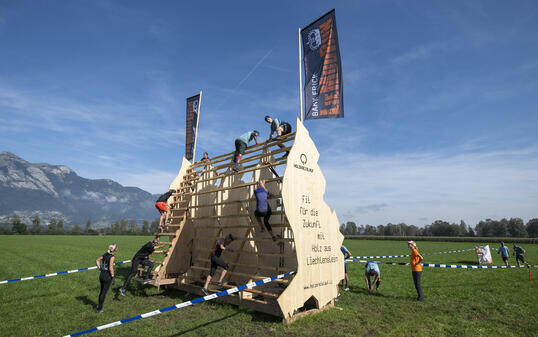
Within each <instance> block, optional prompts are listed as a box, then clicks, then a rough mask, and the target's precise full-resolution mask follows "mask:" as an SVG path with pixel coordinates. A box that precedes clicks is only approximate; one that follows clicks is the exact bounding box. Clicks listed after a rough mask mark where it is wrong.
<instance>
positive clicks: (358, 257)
mask: <svg viewBox="0 0 538 337" xmlns="http://www.w3.org/2000/svg"><path fill="white" fill-rule="evenodd" d="M471 250H475V249H474V248H470V249H460V250H451V251H448V252H438V253H425V254H422V255H434V254H450V253H461V252H469V251H471ZM410 256H411V255H410V254H408V255H383V256H352V257H350V259H389V258H395V257H410Z"/></svg>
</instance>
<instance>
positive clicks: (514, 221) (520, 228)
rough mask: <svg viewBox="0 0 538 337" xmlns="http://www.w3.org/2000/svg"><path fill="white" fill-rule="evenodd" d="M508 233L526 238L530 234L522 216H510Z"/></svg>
mask: <svg viewBox="0 0 538 337" xmlns="http://www.w3.org/2000/svg"><path fill="white" fill-rule="evenodd" d="M507 230H508V235H510V236H511V237H515V238H524V237H527V236H529V234H527V229H525V225H524V224H523V220H522V219H520V218H510V220H508V225H507Z"/></svg>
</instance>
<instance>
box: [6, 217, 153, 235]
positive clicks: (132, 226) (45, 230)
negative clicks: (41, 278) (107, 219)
mask: <svg viewBox="0 0 538 337" xmlns="http://www.w3.org/2000/svg"><path fill="white" fill-rule="evenodd" d="M158 225H159V218H156V219H154V220H153V221H152V222H151V224H150V223H149V221H148V220H144V221H143V222H142V226H138V224H137V223H136V221H134V220H129V219H125V218H124V219H121V220H120V221H115V222H113V223H112V224H110V226H108V227H104V228H99V229H97V228H92V223H91V220H88V221H86V224H85V225H84V226H81V225H78V224H74V225H73V226H71V227H70V228H67V226H65V225H64V221H63V220H62V219H54V218H53V219H51V220H50V221H49V223H48V224H42V223H41V219H40V218H39V216H35V217H34V218H32V224H31V225H27V224H25V223H23V222H22V221H21V219H20V218H19V217H18V216H16V215H15V216H13V217H11V218H9V219H8V220H6V221H5V222H4V224H3V225H2V227H1V228H0V235H9V234H19V235H25V234H31V235H99V234H101V235H103V234H109V235H149V234H152V233H156V232H157V226H158Z"/></svg>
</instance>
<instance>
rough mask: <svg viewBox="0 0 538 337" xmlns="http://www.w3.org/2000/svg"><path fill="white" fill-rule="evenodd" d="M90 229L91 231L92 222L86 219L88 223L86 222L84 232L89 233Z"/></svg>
mask: <svg viewBox="0 0 538 337" xmlns="http://www.w3.org/2000/svg"><path fill="white" fill-rule="evenodd" d="M91 229H92V222H91V221H90V220H89V219H88V221H86V230H85V232H86V233H89V232H90V230H91Z"/></svg>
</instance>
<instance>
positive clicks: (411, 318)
mask: <svg viewBox="0 0 538 337" xmlns="http://www.w3.org/2000/svg"><path fill="white" fill-rule="evenodd" d="M149 240H150V237H140V236H138V237H135V236H132V237H129V236H117V237H111V236H0V247H2V248H1V252H2V260H3V262H2V264H1V268H0V280H7V279H12V278H17V277H25V276H33V275H38V274H45V273H53V272H58V271H63V270H68V269H77V268H82V267H89V266H93V265H94V261H95V259H96V258H97V257H98V256H99V255H101V254H102V253H104V251H105V249H106V247H107V245H108V244H109V243H112V242H116V243H118V245H119V248H120V250H119V251H118V253H117V254H116V260H117V261H122V260H128V259H130V258H131V257H132V255H134V253H135V252H136V251H137V250H138V248H139V247H140V246H141V245H142V244H144V243H145V242H147V241H149ZM417 243H418V245H419V250H420V252H421V253H422V254H427V253H432V252H441V251H448V250H456V249H465V248H472V247H473V244H471V243H465V242H420V241H418V242H417ZM344 244H345V245H346V246H347V247H348V248H349V249H350V251H351V252H352V253H353V255H398V254H407V253H408V249H407V246H406V243H405V242H404V241H376V240H348V241H346V242H345V243H344ZM522 246H523V247H524V248H525V249H526V251H527V254H526V258H527V259H528V260H530V261H531V262H533V263H534V264H538V245H536V244H534V245H531V244H525V245H522ZM490 247H494V248H496V247H497V245H492V244H490ZM510 248H511V246H510ZM493 255H494V256H493V259H494V264H495V265H501V264H502V263H501V259H500V258H499V256H498V255H497V254H493ZM424 258H425V261H424V263H451V264H476V254H475V253H474V252H472V251H471V252H464V253H454V254H443V255H425V256H424ZM385 260H386V261H397V262H408V258H399V259H385ZM510 262H511V263H515V261H514V259H513V258H512V259H511V261H510ZM117 268H118V269H117V272H116V274H117V275H118V277H117V278H118V280H117V281H116V284H115V285H113V286H112V288H111V291H109V293H108V295H107V299H106V301H105V312H104V313H101V314H97V313H95V306H96V304H97V296H98V293H99V280H98V277H99V276H98V271H96V270H92V271H84V272H79V273H74V274H70V275H63V276H54V277H50V278H45V279H36V280H29V281H22V282H15V283H10V284H3V285H0V303H1V304H0V308H1V309H0V336H61V335H66V334H69V333H74V332H78V331H81V330H86V329H89V328H93V327H96V326H99V325H103V324H107V323H111V322H113V321H116V320H120V319H124V318H128V317H131V316H134V315H137V314H141V313H145V312H149V311H153V310H155V309H158V308H163V307H166V306H170V305H173V304H176V303H180V302H183V301H186V300H189V299H192V298H194V297H192V296H190V295H188V294H186V293H184V292H180V291H176V290H173V289H164V290H163V289H161V291H157V289H156V288H154V287H151V286H144V285H142V284H141V283H139V282H135V281H131V286H130V292H128V296H127V297H121V296H119V297H118V295H117V289H118V288H119V287H120V286H121V283H122V282H123V280H124V279H125V277H126V276H127V274H128V273H129V270H130V264H128V265H123V266H119V267H117ZM380 269H381V279H382V282H381V287H380V290H379V292H368V291H366V289H365V283H364V276H363V272H364V264H361V263H352V264H350V265H349V276H350V281H351V285H352V289H351V291H349V292H342V295H341V296H340V299H339V301H338V302H337V303H336V306H337V307H338V308H341V310H339V309H331V310H327V311H324V312H321V313H319V314H316V315H311V316H308V317H305V318H303V319H300V320H298V321H296V322H295V323H293V324H290V325H285V324H283V323H282V322H281V320H280V319H278V318H275V317H272V316H269V315H265V314H261V313H256V312H254V311H251V310H245V309H241V308H237V307H235V306H232V305H228V304H222V303H217V302H214V301H213V302H207V303H202V304H198V305H195V306H190V307H187V308H184V309H179V310H174V311H171V312H168V313H164V314H161V315H158V316H156V317H152V318H148V319H142V320H138V321H135V322H132V323H128V324H125V325H121V326H118V327H113V328H110V329H106V330H104V331H99V332H94V333H91V334H90V336H91V335H93V336H268V335H271V336H272V335H274V336H376V335H382V336H384V335H391V336H412V335H417V336H537V335H538V323H537V322H538V320H537V314H538V291H537V285H536V283H537V282H538V268H533V270H532V271H533V272H534V275H533V276H534V277H535V279H536V280H535V282H534V284H532V285H531V284H529V272H528V269H527V268H517V269H492V270H487V269H485V270H481V269H478V270H473V269H471V270H463V269H441V268H424V271H423V275H422V286H423V292H424V296H425V299H426V300H425V302H423V303H417V302H413V299H414V298H415V297H416V293H415V289H414V286H413V281H412V278H411V272H410V268H409V267H408V266H390V265H380Z"/></svg>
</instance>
